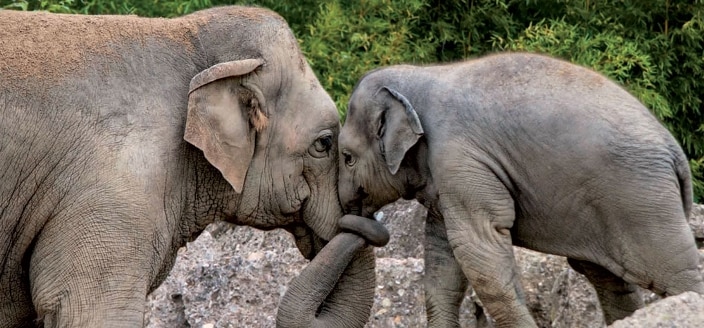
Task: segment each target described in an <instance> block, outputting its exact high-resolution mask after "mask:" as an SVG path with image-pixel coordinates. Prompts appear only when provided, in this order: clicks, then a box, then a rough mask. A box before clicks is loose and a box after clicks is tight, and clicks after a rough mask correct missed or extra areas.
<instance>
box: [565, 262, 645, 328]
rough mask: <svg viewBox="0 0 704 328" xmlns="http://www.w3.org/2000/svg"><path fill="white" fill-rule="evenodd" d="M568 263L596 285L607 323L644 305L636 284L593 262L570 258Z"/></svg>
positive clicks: (623, 316)
mask: <svg viewBox="0 0 704 328" xmlns="http://www.w3.org/2000/svg"><path fill="white" fill-rule="evenodd" d="M567 263H569V265H570V266H571V267H572V268H573V269H574V270H575V271H577V272H579V273H581V274H583V275H584V276H586V277H587V280H589V282H590V283H591V284H592V285H593V286H594V289H595V290H596V294H597V297H599V303H600V304H601V309H602V311H603V312H604V319H605V321H606V324H607V325H610V324H612V323H613V322H614V321H616V320H619V319H623V318H625V317H627V316H629V315H631V314H632V313H633V312H634V311H635V310H638V309H640V308H642V307H643V305H644V304H643V298H642V296H641V294H640V293H639V292H638V288H637V286H636V285H634V284H630V283H627V282H626V281H624V280H623V279H621V278H619V277H618V276H616V275H615V274H613V273H611V272H610V271H609V270H606V269H604V268H603V267H601V266H599V265H596V264H594V263H591V262H587V261H580V260H575V259H572V258H568V259H567Z"/></svg>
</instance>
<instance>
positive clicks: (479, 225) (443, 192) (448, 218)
mask: <svg viewBox="0 0 704 328" xmlns="http://www.w3.org/2000/svg"><path fill="white" fill-rule="evenodd" d="M462 169H463V170H466V171H463V172H453V176H455V177H454V178H450V179H447V181H439V182H440V183H441V184H439V186H441V187H440V188H439V190H440V193H439V195H440V206H441V210H442V214H443V216H444V217H445V225H446V227H447V237H448V240H449V242H450V246H452V249H453V252H454V254H455V258H456V259H457V261H458V262H459V263H460V266H461V267H462V271H463V272H464V273H465V274H466V275H467V278H469V282H470V283H471V285H472V287H473V288H474V290H475V292H476V293H477V296H479V299H480V300H481V301H482V304H483V305H484V307H485V308H486V310H487V312H488V313H489V315H490V316H491V317H492V318H494V319H495V320H496V326H498V327H536V324H535V321H534V320H533V318H532V317H531V315H530V311H529V310H528V307H527V306H526V303H525V297H524V294H523V289H522V287H521V284H520V280H519V276H518V269H517V267H516V264H515V260H514V255H513V247H512V242H511V233H510V229H511V227H512V226H513V222H514V219H515V210H514V201H513V199H512V197H511V195H510V194H509V192H508V190H507V189H506V187H505V186H504V184H503V183H501V181H499V179H498V178H497V177H496V176H495V175H494V174H493V173H492V171H491V170H489V169H488V168H486V167H481V166H480V167H471V166H469V165H467V166H465V167H463V168H462ZM448 172H449V171H448ZM457 174H460V175H461V176H463V177H466V178H465V179H457V178H456V176H457ZM458 180H459V181H462V183H459V181H458Z"/></svg>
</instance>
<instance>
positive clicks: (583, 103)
mask: <svg viewBox="0 0 704 328" xmlns="http://www.w3.org/2000/svg"><path fill="white" fill-rule="evenodd" d="M339 148H340V151H341V153H342V156H341V159H340V160H341V164H340V182H339V186H338V188H339V192H340V201H341V202H342V203H343V206H344V207H346V208H347V210H349V211H353V212H354V211H358V212H361V214H362V215H369V214H370V213H373V212H374V211H376V210H377V209H379V208H380V207H381V206H382V205H384V204H387V203H389V202H392V201H394V200H396V199H398V198H400V197H404V198H406V199H412V198H416V199H418V200H419V201H420V202H421V203H422V204H424V205H425V206H426V207H428V208H429V216H428V220H427V223H428V227H427V228H426V229H427V230H426V232H427V237H426V238H427V240H426V279H425V287H426V289H425V290H426V302H427V309H428V317H429V326H432V327H457V326H458V323H457V320H458V319H457V313H458V310H457V307H458V306H459V304H460V302H461V299H462V292H463V291H464V289H465V288H466V286H467V280H465V278H464V277H462V276H463V275H465V276H466V278H467V279H468V281H469V282H470V283H471V285H472V286H473V288H474V289H475V290H476V293H477V295H478V296H479V298H480V300H481V301H482V303H483V304H484V306H485V308H486V310H487V312H488V313H489V314H490V315H491V316H492V317H493V318H494V319H496V321H497V325H498V326H500V327H533V326H535V322H534V321H533V319H532V318H531V316H530V314H529V311H528V309H527V307H526V305H525V300H524V297H523V291H522V288H521V286H520V283H519V280H518V274H519V273H518V272H517V269H516V266H515V263H514V255H513V251H512V247H511V245H512V244H513V245H517V246H522V247H526V248H529V249H533V250H537V251H541V252H545V253H550V254H556V255H562V256H566V257H568V258H569V263H570V265H571V266H572V267H573V268H574V269H575V270H577V271H579V272H581V273H583V274H585V275H586V276H587V278H588V279H589V281H590V282H591V283H592V284H593V285H594V287H595V288H596V290H597V293H598V296H599V300H600V302H601V305H602V307H603V309H604V313H605V317H606V321H607V322H609V323H610V322H613V321H614V320H616V319H619V318H622V317H624V316H627V315H629V314H630V313H632V312H633V311H634V310H635V309H637V308H639V307H641V306H642V304H641V298H640V297H639V295H638V293H637V292H636V289H635V288H634V287H635V286H636V285H639V286H642V287H645V288H649V289H651V290H652V291H654V292H656V293H658V294H663V295H672V294H678V293H681V292H684V291H696V292H699V293H704V283H703V282H702V277H701V275H700V273H699V271H698V270H697V264H698V263H699V259H698V254H697V250H696V246H695V243H694V239H693V236H692V233H691V231H690V230H689V228H688V226H687V221H686V217H687V216H688V215H689V213H690V208H691V204H692V191H691V181H690V172H689V167H688V164H687V160H686V158H685V155H684V154H683V152H682V150H681V148H680V146H679V145H678V144H677V142H676V141H675V139H674V138H673V137H672V136H671V135H670V133H669V132H668V131H667V130H666V129H665V128H664V127H663V126H662V125H661V124H660V123H659V122H658V121H657V119H656V118H655V117H653V115H651V113H650V112H649V111H648V110H647V109H646V108H645V107H644V106H643V105H642V104H640V103H639V102H638V101H637V100H636V99H635V98H634V97H633V96H631V95H630V94H628V92H626V91H625V90H623V89H622V88H620V87H619V86H617V85H616V84H615V83H613V82H612V81H610V80H608V79H607V78H605V77H603V76H601V75H599V74H597V73H594V72H592V71H590V70H587V69H585V68H582V67H578V66H575V65H572V64H569V63H567V62H564V61H559V60H556V59H551V58H548V57H544V56H539V55H532V54H522V53H514V54H501V55H494V56H489V57H484V58H480V59H476V60H470V61H466V62H462V63H456V64H450V65H445V66H429V67H415V66H392V67H387V68H383V69H379V70H376V71H373V72H370V73H368V74H367V75H365V76H364V77H363V78H362V79H361V80H360V82H359V83H358V85H357V87H356V88H355V90H354V92H353V94H352V96H351V99H350V103H349V112H348V116H347V119H346V122H345V124H344V126H343V128H342V130H341V132H340V145H339Z"/></svg>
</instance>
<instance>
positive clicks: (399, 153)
mask: <svg viewBox="0 0 704 328" xmlns="http://www.w3.org/2000/svg"><path fill="white" fill-rule="evenodd" d="M379 94H380V96H381V97H384V101H383V102H384V105H385V106H384V107H385V109H384V111H383V112H382V113H381V115H380V117H379V122H378V131H377V134H378V136H379V139H380V142H381V150H382V154H383V155H384V160H385V161H386V166H387V167H388V168H389V171H390V172H391V174H396V172H398V169H399V167H400V166H401V161H403V157H404V156H405V155H406V152H408V150H409V149H411V147H413V145H415V144H416V142H417V141H418V139H419V138H420V137H421V136H422V135H423V127H422V126H421V124H420V119H418V114H417V113H416V111H415V109H413V106H412V105H411V103H410V102H409V101H408V99H406V97H404V96H403V95H402V94H401V93H399V92H398V91H396V90H394V89H391V88H388V87H382V88H381V90H379Z"/></svg>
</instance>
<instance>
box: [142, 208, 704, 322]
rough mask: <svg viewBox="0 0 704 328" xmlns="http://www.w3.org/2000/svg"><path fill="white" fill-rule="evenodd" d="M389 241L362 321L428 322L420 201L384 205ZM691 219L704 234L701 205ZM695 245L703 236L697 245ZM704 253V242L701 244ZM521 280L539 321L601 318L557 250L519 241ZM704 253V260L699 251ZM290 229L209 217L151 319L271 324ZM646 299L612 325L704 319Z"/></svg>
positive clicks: (691, 300) (693, 301) (690, 304)
mask: <svg viewBox="0 0 704 328" xmlns="http://www.w3.org/2000/svg"><path fill="white" fill-rule="evenodd" d="M381 211H382V212H383V213H384V216H383V218H382V221H384V222H385V224H386V226H387V227H388V228H389V231H390V232H391V233H392V236H391V242H390V243H389V245H387V246H386V247H384V248H378V249H376V255H377V289H376V299H375V305H374V307H373V309H372V316H371V318H370V322H369V324H367V327H425V326H426V321H425V306H424V301H423V299H424V297H423V286H422V284H421V277H422V276H423V271H424V269H423V246H422V244H423V243H422V240H423V229H424V221H425V210H424V209H423V208H422V207H421V206H420V205H419V204H418V203H416V202H409V201H399V202H396V203H394V204H390V205H388V206H387V207H385V208H383V209H382V210H381ZM694 214H695V215H693V217H692V219H691V222H690V225H691V226H692V229H693V231H694V233H695V236H696V237H697V238H698V240H699V241H700V242H701V241H704V223H703V220H704V206H697V207H696V208H695V213H694ZM700 246H701V244H700ZM700 253H701V254H702V258H703V259H704V248H700ZM516 256H517V262H518V265H519V267H520V268H521V272H522V278H523V285H524V287H525V289H526V294H527V297H528V304H529V306H530V309H531V311H532V312H533V316H534V317H535V319H536V321H537V322H538V324H539V325H540V326H541V327H604V326H605V325H604V322H603V320H602V315H601V309H600V307H599V304H598V302H597V300H596V295H595V293H594V291H593V289H592V288H591V286H590V285H589V284H588V283H587V282H586V279H585V278H584V277H583V276H581V275H580V274H578V273H577V272H575V271H574V270H572V269H570V268H569V266H567V263H566V261H565V259H564V258H562V257H559V256H553V255H545V254H540V253H536V252H532V251H528V250H524V249H521V248H516ZM703 262H704V260H703ZM306 263H307V261H306V260H305V259H304V258H303V257H302V256H301V255H300V254H299V252H298V250H297V249H296V247H295V245H294V244H293V238H292V237H291V236H289V235H288V233H286V232H284V231H280V230H274V231H269V232H263V231H258V230H255V229H251V228H247V227H230V226H228V225H225V224H213V225H211V226H209V227H208V229H207V230H206V231H205V232H204V233H203V234H202V235H201V236H200V237H199V238H198V239H197V240H195V241H194V242H192V243H189V244H188V245H187V247H185V248H183V249H181V250H180V251H179V256H178V259H177V260H176V264H175V266H174V268H173V270H172V271H171V275H170V276H169V277H168V278H167V280H166V281H165V282H164V283H163V284H162V285H161V287H159V288H158V289H157V290H156V291H154V292H153V293H152V294H151V295H150V296H149V298H148V301H147V304H146V312H145V322H146V323H147V326H148V327H154V328H156V327H169V328H171V327H174V328H178V327H203V328H214V327H274V326H275V318H276V307H277V304H278V302H279V299H280V298H281V296H283V294H284V292H285V291H286V286H287V285H288V282H289V281H290V280H291V279H292V278H293V277H295V276H296V274H297V273H298V272H299V271H300V270H301V268H303V267H304V266H305V265H306ZM642 294H643V297H644V299H645V300H646V303H649V305H648V306H646V307H645V308H643V309H641V310H639V311H637V312H636V313H635V314H634V315H633V316H631V317H629V318H626V319H624V320H620V321H617V322H616V323H614V324H613V325H611V326H610V327H618V328H625V327H653V328H654V327H702V326H704V296H701V295H697V294H694V293H685V294H681V295H677V296H673V297H668V298H666V299H663V300H659V298H658V297H657V296H655V295H653V294H652V293H650V292H649V291H645V290H643V291H642ZM473 300H474V299H473V297H472V294H471V290H470V291H468V293H467V295H466V297H465V302H464V304H463V305H462V314H461V316H462V318H463V319H464V320H463V327H474V320H473V318H474V315H473V311H474V302H473Z"/></svg>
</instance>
